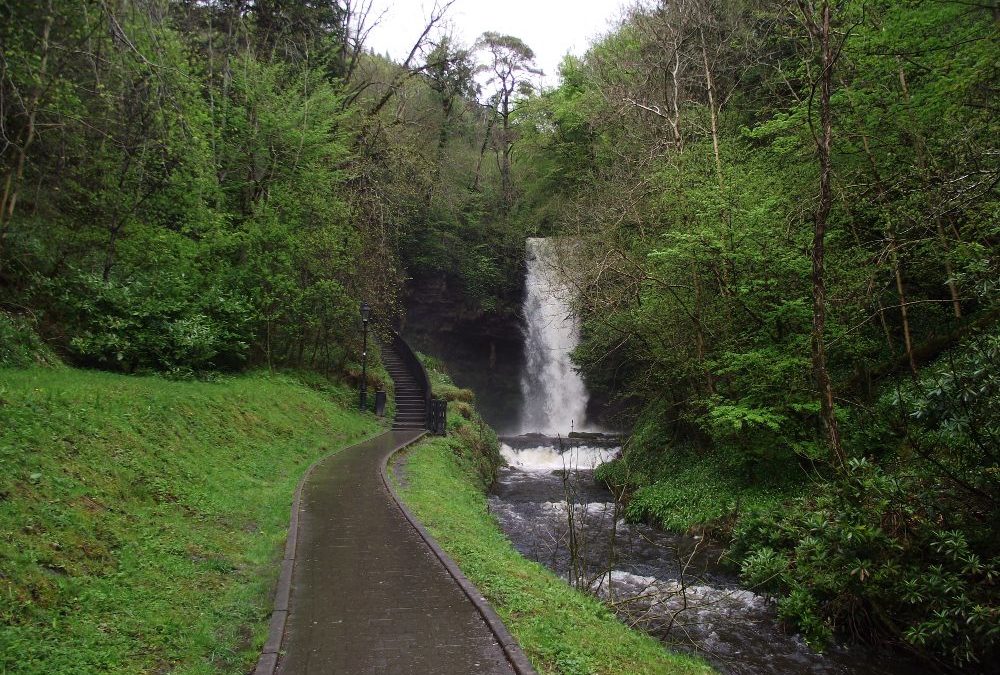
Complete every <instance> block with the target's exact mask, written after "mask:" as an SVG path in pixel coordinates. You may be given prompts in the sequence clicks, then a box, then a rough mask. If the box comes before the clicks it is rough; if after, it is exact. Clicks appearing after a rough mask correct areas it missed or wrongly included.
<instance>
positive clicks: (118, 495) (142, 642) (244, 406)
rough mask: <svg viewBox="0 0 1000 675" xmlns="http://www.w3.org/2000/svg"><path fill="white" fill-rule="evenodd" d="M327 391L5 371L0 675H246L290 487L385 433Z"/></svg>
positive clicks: (0, 401)
mask: <svg viewBox="0 0 1000 675" xmlns="http://www.w3.org/2000/svg"><path fill="white" fill-rule="evenodd" d="M331 396H333V397H334V398H339V399H341V400H342V401H345V403H346V401H347V400H353V399H351V398H349V397H348V395H347V392H343V391H339V390H338V389H337V388H335V387H330V388H328V389H327V390H326V391H323V392H320V391H317V390H316V389H314V388H308V387H306V386H304V385H302V384H301V383H300V382H298V381H296V380H294V379H292V378H289V377H282V376H263V375H257V376H254V375H251V376H243V377H237V378H231V379H226V380H224V381H221V382H217V383H207V382H172V381H168V380H164V379H161V378H156V377H126V376H121V375H112V374H107V373H99V372H90V371H81V370H74V369H70V368H58V369H45V368H32V369H27V370H12V369H0V466H2V472H0V672H4V673H67V674H68V673H94V672H111V673H152V672H168V671H169V672H173V673H185V674H191V673H220V672H221V673H245V672H247V671H248V670H249V669H250V668H251V667H252V664H253V662H254V661H255V660H256V658H257V656H258V653H259V650H260V646H261V645H262V643H263V640H264V634H265V631H266V625H267V620H268V618H269V614H270V610H271V606H270V592H271V590H272V585H273V583H274V581H275V579H276V578H277V569H278V568H277V562H278V561H279V559H280V556H281V551H282V546H283V543H284V539H285V535H286V533H287V528H288V518H289V507H290V502H291V497H292V494H293V492H294V489H295V486H296V483H297V482H298V480H299V478H300V476H301V475H302V473H303V472H304V471H305V469H306V467H307V466H308V465H309V464H310V463H311V462H312V461H313V460H315V459H316V458H318V457H320V456H322V455H324V454H326V453H328V452H330V451H333V450H335V449H339V448H341V447H345V446H347V445H350V444H351V443H353V442H355V441H358V440H360V439H361V438H363V437H366V436H369V435H371V434H373V433H375V432H376V431H378V426H377V424H376V422H375V420H374V418H372V417H370V416H369V417H364V416H360V415H358V414H357V413H356V412H353V411H350V410H349V408H348V406H347V405H345V404H337V403H334V402H331Z"/></svg>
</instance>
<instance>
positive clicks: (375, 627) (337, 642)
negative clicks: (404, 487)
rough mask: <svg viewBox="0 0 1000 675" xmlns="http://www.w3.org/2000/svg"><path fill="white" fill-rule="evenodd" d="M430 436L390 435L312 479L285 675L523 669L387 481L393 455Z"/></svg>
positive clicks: (466, 673) (345, 454) (330, 462)
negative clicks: (509, 656)
mask: <svg viewBox="0 0 1000 675" xmlns="http://www.w3.org/2000/svg"><path fill="white" fill-rule="evenodd" d="M421 433H422V432H420V431H392V432H388V433H385V434H383V435H381V436H378V437H377V438H374V439H372V440H370V441H366V442H364V443H361V444H359V445H356V446H354V447H352V448H349V449H347V450H344V451H342V452H340V453H337V454H335V455H333V456H331V457H329V458H327V459H325V460H323V461H322V462H321V463H320V464H319V465H317V466H316V467H315V468H314V469H313V471H312V473H311V474H310V475H309V478H308V479H307V480H306V483H305V484H304V486H303V489H302V498H301V503H300V508H299V520H298V539H297V542H296V551H295V556H294V557H295V563H294V566H293V568H292V577H291V579H292V582H291V597H290V600H289V612H288V618H287V622H286V624H285V633H284V638H283V640H282V644H281V651H282V652H283V656H282V657H281V658H280V660H279V663H278V672H279V673H284V674H286V675H298V674H300V673H301V674H303V675H308V674H319V673H323V674H324V675H328V674H331V673H344V674H347V675H363V674H366V673H392V674H394V675H396V674H400V675H401V674H405V673H413V674H417V673H420V674H424V673H426V674H430V673H433V674H434V675H444V674H449V673H454V674H455V675H470V674H471V673H490V674H492V673H505V674H510V673H514V670H513V668H512V667H511V665H510V663H509V662H508V660H507V658H506V656H505V654H504V651H503V649H502V648H501V646H500V644H499V643H498V641H497V639H496V637H495V636H494V634H493V632H492V631H491V630H490V628H489V626H488V625H487V624H486V622H485V621H484V619H483V617H482V615H481V614H480V612H479V611H478V610H477V609H476V607H475V605H473V603H472V601H471V600H470V599H469V597H468V596H467V595H466V594H465V593H464V592H463V591H462V588H461V587H460V586H459V585H458V583H457V582H456V580H455V579H454V578H453V577H452V575H451V574H449V572H448V571H447V569H446V568H445V566H444V564H442V562H441V561H440V560H439V559H438V558H437V557H436V556H435V555H434V553H433V551H432V550H431V548H430V547H429V546H428V544H427V543H426V542H425V541H424V540H423V539H422V538H421V536H420V534H419V533H418V532H417V530H416V529H415V528H414V526H413V525H411V524H410V522H409V521H408V520H407V518H406V517H405V516H404V514H403V513H402V511H401V510H400V508H399V506H398V505H397V504H396V502H395V501H394V500H393V498H392V496H391V495H390V494H389V492H388V490H387V488H386V487H385V485H384V483H383V480H382V474H381V468H382V467H384V466H385V461H386V459H387V458H388V456H389V455H390V454H391V453H392V452H393V451H394V450H395V449H396V448H398V447H400V446H403V445H406V444H408V443H409V442H411V441H412V440H414V439H415V438H417V437H418V436H419V435H420V434H421Z"/></svg>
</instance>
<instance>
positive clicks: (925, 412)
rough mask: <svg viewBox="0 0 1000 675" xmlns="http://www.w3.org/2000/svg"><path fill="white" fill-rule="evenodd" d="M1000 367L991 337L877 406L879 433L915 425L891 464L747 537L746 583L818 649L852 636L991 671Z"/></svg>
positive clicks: (844, 478)
mask: <svg viewBox="0 0 1000 675" xmlns="http://www.w3.org/2000/svg"><path fill="white" fill-rule="evenodd" d="M998 357H1000V341H998V338H997V335H996V334H989V335H985V336H982V337H980V338H977V339H975V340H972V341H970V342H967V343H966V344H964V345H963V346H962V348H961V349H959V350H956V353H951V354H949V355H947V356H946V357H945V358H943V359H941V360H940V362H939V363H938V364H937V365H936V366H935V367H934V368H932V369H929V370H927V371H926V372H925V373H924V374H923V376H922V377H921V379H920V381H918V382H915V383H901V384H900V385H899V386H898V388H897V390H896V391H895V392H890V393H888V394H886V395H885V396H884V397H883V399H882V401H881V414H882V415H883V417H882V419H883V420H884V423H887V424H889V425H893V424H901V423H903V422H905V425H906V426H905V430H904V431H903V433H902V442H901V443H900V445H899V446H898V449H897V450H896V451H895V452H893V451H892V450H889V452H888V454H889V457H890V458H891V459H888V460H884V461H883V463H881V464H876V463H874V462H873V461H870V460H867V459H855V460H852V461H851V462H850V465H849V467H848V469H847V471H846V472H845V473H844V474H843V475H839V476H837V477H836V478H835V479H833V480H831V481H829V482H825V483H822V484H820V485H819V486H818V488H817V489H816V490H815V491H814V493H813V494H810V495H808V496H804V497H801V498H799V499H796V500H794V501H792V502H790V503H788V504H785V505H784V506H783V507H782V508H781V509H773V510H758V511H755V512H753V513H751V514H749V515H747V516H746V517H744V518H743V519H742V520H741V521H740V523H739V524H738V526H737V528H736V531H735V532H734V548H733V554H734V555H735V556H736V557H737V558H739V559H741V560H742V573H743V578H744V580H745V581H746V582H747V583H750V584H752V585H756V586H759V587H761V588H763V589H764V590H768V591H772V592H775V593H777V594H778V595H779V597H780V601H779V611H780V614H781V616H782V617H783V618H784V619H786V620H787V621H789V622H790V623H791V624H792V625H794V626H796V627H797V628H798V629H799V630H801V631H802V632H803V633H804V634H805V635H806V636H807V637H808V638H809V639H810V640H812V641H814V642H815V643H817V644H820V645H822V644H823V643H825V642H826V641H827V640H828V639H829V637H830V635H831V633H832V631H833V630H835V629H837V630H846V629H847V628H848V627H850V630H852V631H854V632H855V633H856V634H857V636H858V637H861V638H865V639H870V638H871V637H872V636H877V635H885V634H887V635H889V636H890V637H892V638H893V639H902V640H905V641H906V642H908V643H910V645H912V646H913V647H914V648H915V649H918V650H921V651H924V650H926V651H928V652H931V653H937V654H943V655H946V656H947V657H948V658H949V659H950V660H951V661H953V662H954V663H955V664H957V665H962V666H971V665H974V664H988V663H992V662H993V660H994V659H995V658H996V654H997V649H998V647H1000V628H998V625H1000V623H998V617H1000V606H998V605H997V593H996V589H997V583H998V579H1000V577H998V575H1000V548H998V545H997V539H996V530H995V527H996V522H997V517H998V515H1000V512H998V508H997V504H998V503H1000V465H998V459H1000V458H998V455H997V452H996V449H997V447H1000V444H998V443H997V440H998V437H997V430H998V429H1000V418H998V414H1000V412H998V411H1000V368H998V366H997V363H998V361H997V359H998ZM956 402H957V403H958V404H957V405H956ZM900 416H902V420H900ZM872 433H875V434H878V435H885V434H886V431H885V429H884V428H878V427H876V428H875V430H874V431H873V432H872Z"/></svg>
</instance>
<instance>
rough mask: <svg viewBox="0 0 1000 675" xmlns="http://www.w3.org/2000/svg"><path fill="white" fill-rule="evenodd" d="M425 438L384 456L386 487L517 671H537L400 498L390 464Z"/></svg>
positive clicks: (522, 673) (525, 674) (381, 465)
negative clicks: (391, 477) (390, 477)
mask: <svg viewBox="0 0 1000 675" xmlns="http://www.w3.org/2000/svg"><path fill="white" fill-rule="evenodd" d="M421 438H423V435H421V436H418V437H417V438H415V439H414V440H413V441H411V442H410V443H406V444H405V445H402V446H400V447H398V448H395V449H393V450H391V451H390V452H388V453H387V454H386V456H385V457H384V458H383V461H381V462H379V472H380V473H381V475H382V484H383V485H385V489H386V490H388V492H389V495H390V496H391V497H392V500H393V501H394V502H396V506H398V507H399V510H400V511H401V512H402V513H403V516H404V517H405V518H406V519H407V520H408V521H409V522H410V525H412V526H413V528H414V529H415V530H416V531H417V533H418V534H419V535H420V537H421V539H423V540H424V542H425V543H426V544H427V546H429V547H430V549H431V551H433V552H434V555H435V556H437V559H438V560H440V561H441V564H442V565H444V568H445V569H446V570H448V574H450V575H451V577H452V578H453V579H454V580H455V583H457V584H458V586H459V587H460V588H461V589H462V592H463V593H465V595H466V596H467V597H468V598H469V601H470V602H471V603H472V604H473V605H474V606H475V608H476V610H477V611H478V612H479V614H480V616H482V617H483V621H485V622H486V625H487V626H488V627H489V629H490V632H491V633H493V636H494V637H496V639H497V642H498V643H499V644H500V648H501V649H503V652H504V655H505V656H506V657H507V660H508V661H509V662H510V665H511V667H512V668H513V669H514V672H515V673H517V675H537V673H536V671H535V668H534V666H532V665H531V661H529V660H528V657H527V656H526V655H525V654H524V651H523V650H522V649H521V645H519V644H518V643H517V640H515V639H514V636H513V635H511V634H510V631H508V630H507V627H506V626H505V625H504V623H503V620H502V619H501V618H500V617H499V616H498V615H497V613H496V611H494V609H493V608H492V607H491V606H490V604H489V603H488V602H487V601H486V598H484V597H483V594H482V593H480V592H479V589H478V588H476V587H475V586H474V585H473V583H472V582H471V581H469V580H468V578H466V576H465V575H464V574H463V573H462V570H460V569H459V568H458V565H457V564H455V561H454V560H452V559H451V557H450V556H449V555H448V554H447V553H445V552H444V550H443V549H442V548H441V547H440V546H439V545H438V543H437V541H435V540H434V537H432V536H431V535H430V533H429V532H427V530H426V529H424V526H423V525H422V524H421V523H420V521H419V520H417V518H416V516H414V515H413V514H412V513H411V512H410V510H409V509H408V508H406V505H405V504H403V500H402V499H400V497H399V495H398V494H396V490H395V489H394V488H393V486H392V481H390V480H389V469H388V466H389V462H391V461H392V458H393V457H394V456H395V455H396V454H398V453H399V452H400V451H402V450H404V449H406V448H408V447H410V446H411V445H413V444H414V443H416V442H417V441H419V440H420V439H421Z"/></svg>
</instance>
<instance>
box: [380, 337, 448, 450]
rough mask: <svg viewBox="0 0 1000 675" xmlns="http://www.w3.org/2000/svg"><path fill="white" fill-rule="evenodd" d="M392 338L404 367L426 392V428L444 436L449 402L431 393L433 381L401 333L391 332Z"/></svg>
mask: <svg viewBox="0 0 1000 675" xmlns="http://www.w3.org/2000/svg"><path fill="white" fill-rule="evenodd" d="M389 334H390V335H391V336H392V346H393V348H394V349H395V350H396V353H397V354H399V357H400V358H401V359H402V360H403V365H405V366H406V369H407V370H409V371H410V374H411V375H413V377H414V378H416V380H417V385H418V386H419V387H420V388H421V389H423V392H424V428H425V429H427V430H428V431H430V432H431V433H432V434H437V435H439V436H444V435H445V433H446V432H447V420H448V402H447V401H442V400H439V399H436V398H434V396H433V394H432V391H431V380H430V377H428V376H427V369H426V368H424V364H423V363H421V362H420V359H419V358H417V355H416V353H415V352H414V351H413V350H412V349H411V348H410V345H409V344H408V343H407V342H406V340H404V339H403V338H402V337H400V335H399V333H397V332H396V331H394V330H391V329H390V330H389Z"/></svg>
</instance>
